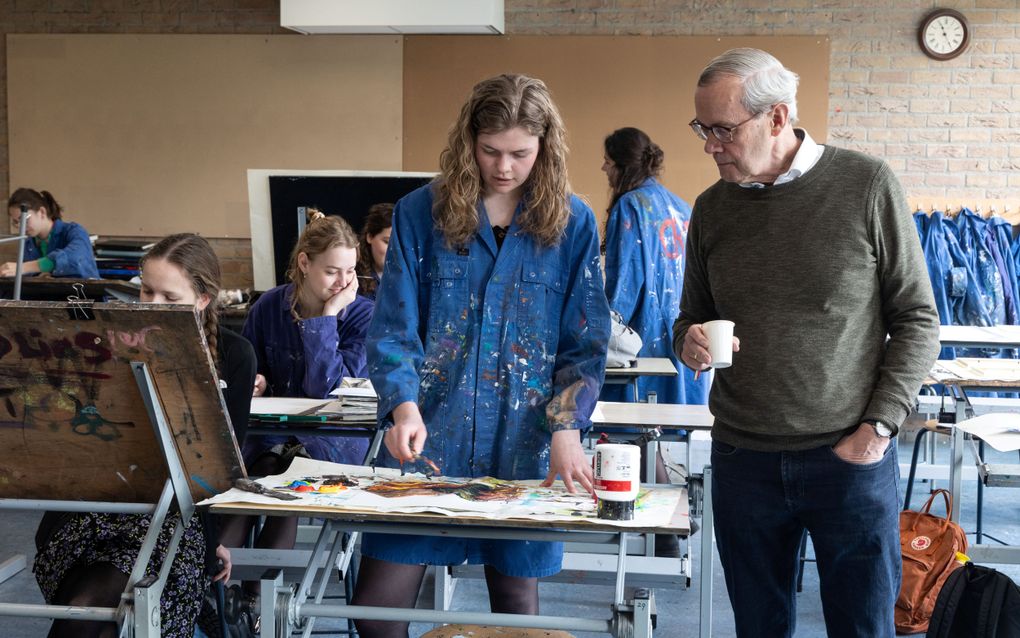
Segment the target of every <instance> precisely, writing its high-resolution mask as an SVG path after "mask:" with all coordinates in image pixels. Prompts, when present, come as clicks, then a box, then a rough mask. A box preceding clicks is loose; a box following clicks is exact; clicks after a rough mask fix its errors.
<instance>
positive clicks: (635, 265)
mask: <svg viewBox="0 0 1020 638" xmlns="http://www.w3.org/2000/svg"><path fill="white" fill-rule="evenodd" d="M690 219H691V207H690V206H688V205H687V202H685V201H684V200H682V199H680V198H679V197H677V196H676V195H674V194H673V193H671V192H670V191H669V190H667V189H666V187H664V186H662V185H661V184H659V182H657V181H656V180H655V179H652V178H649V179H647V180H645V182H644V183H643V184H641V186H639V187H638V188H636V189H634V190H632V191H630V192H629V193H625V194H624V195H623V196H622V197H620V199H619V200H617V202H616V204H615V205H614V206H613V209H612V210H611V211H610V212H609V219H608V221H607V222H606V296H607V297H608V298H609V307H610V308H612V309H613V310H615V311H616V312H618V313H620V315H622V316H623V321H624V323H626V324H627V325H628V326H630V327H631V328H633V329H634V331H635V332H637V333H638V335H640V336H641V340H642V346H641V351H640V352H639V353H638V356H640V357H669V358H670V359H672V360H673V364H674V365H675V366H676V367H677V369H678V370H679V371H680V375H679V376H676V377H651V378H650V377H641V378H639V379H638V380H637V384H638V396H640V397H641V398H642V399H644V398H645V397H646V396H647V395H648V392H655V393H656V394H657V395H658V396H657V400H658V402H659V403H691V404H704V403H707V401H708V375H705V377H703V378H701V379H699V380H698V381H695V380H694V372H693V371H692V370H691V369H689V368H688V367H687V366H684V365H682V364H681V363H680V361H679V359H678V358H677V356H676V354H675V353H674V352H673V338H672V334H673V322H674V321H676V318H677V315H679V313H680V292H681V290H682V287H683V280H684V248H685V246H686V244H687V225H688V223H690ZM602 398H603V399H605V400H606V401H631V400H633V395H632V393H631V391H630V388H627V387H625V386H619V385H608V386H606V387H605V388H603V390H602Z"/></svg>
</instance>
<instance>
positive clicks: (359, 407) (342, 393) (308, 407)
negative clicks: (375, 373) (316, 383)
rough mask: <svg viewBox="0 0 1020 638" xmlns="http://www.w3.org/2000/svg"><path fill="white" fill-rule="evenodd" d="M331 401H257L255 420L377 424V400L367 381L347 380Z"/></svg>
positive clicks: (252, 408) (294, 399) (271, 398)
mask: <svg viewBox="0 0 1020 638" xmlns="http://www.w3.org/2000/svg"><path fill="white" fill-rule="evenodd" d="M330 394H331V396H332V397H334V398H332V399H303V398H292V397H256V398H254V399H252V402H251V414H252V417H254V418H256V419H259V420H263V421H281V422H282V421H286V422H290V423H300V422H326V421H331V422H338V421H340V422H345V423H347V422H350V423H373V424H374V423H375V413H376V406H377V405H378V398H377V397H376V394H375V390H374V389H373V388H372V383H371V382H370V381H369V380H368V379H350V378H344V380H343V382H342V383H341V384H340V387H338V388H337V389H336V390H333V392H331V393H330Z"/></svg>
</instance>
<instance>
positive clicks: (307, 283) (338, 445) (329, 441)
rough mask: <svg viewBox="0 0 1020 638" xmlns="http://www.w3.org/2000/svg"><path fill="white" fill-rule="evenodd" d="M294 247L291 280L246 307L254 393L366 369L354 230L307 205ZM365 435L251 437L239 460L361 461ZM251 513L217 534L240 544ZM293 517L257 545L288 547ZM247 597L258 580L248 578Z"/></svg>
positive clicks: (334, 379) (316, 391)
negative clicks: (306, 217) (255, 360)
mask: <svg viewBox="0 0 1020 638" xmlns="http://www.w3.org/2000/svg"><path fill="white" fill-rule="evenodd" d="M310 217H311V218H310V221H309V223H308V225H307V226H306V227H305V230H304V232H303V233H301V237H300V238H298V242H297V244H296V245H295V246H294V250H293V251H292V253H291V258H290V267H289V269H288V270H287V276H288V278H289V279H290V283H288V284H284V285H282V286H277V287H276V288H273V289H271V290H269V291H267V292H265V293H264V294H263V295H262V296H261V297H259V298H258V300H257V301H256V302H255V304H254V305H253V306H252V308H251V311H250V312H249V313H248V318H247V320H246V321H245V323H244V329H243V330H242V334H243V335H244V336H245V337H247V339H248V340H249V341H251V343H252V345H253V346H254V347H255V355H256V357H257V358H258V374H257V375H256V377H255V388H254V391H253V394H254V396H256V397H258V396H275V397H311V398H316V399H322V398H326V397H328V396H329V393H330V392H331V391H332V390H333V389H335V388H336V387H337V386H338V385H339V384H340V381H341V380H342V379H343V378H344V377H364V376H366V373H367V371H366V366H365V333H366V331H367V330H368V324H369V322H370V321H371V319H372V308H373V303H372V300H371V299H367V298H365V297H362V296H360V295H358V294H357V293H358V277H357V273H356V271H355V268H356V264H357V261H358V237H357V236H356V235H355V234H354V231H353V230H351V227H350V225H348V223H347V222H346V221H344V220H343V218H341V217H336V216H326V215H323V214H322V213H321V212H319V211H314V210H313V211H312V213H311V216H310ZM367 451H368V440H367V439H364V438H349V437H330V436H265V437H248V439H247V440H246V441H245V444H244V459H245V464H246V466H247V468H248V473H249V474H250V475H252V476H268V475H271V474H279V473H280V472H283V471H284V470H286V469H287V467H288V466H289V465H290V462H291V461H292V460H293V459H294V457H295V456H307V457H310V458H313V459H319V460H323V461H331V462H334V463H353V464H360V463H363V462H364V460H365V454H366V452H367ZM255 520H256V519H255V517H253V516H237V517H231V518H230V520H229V521H228V522H227V523H225V524H224V525H223V532H222V534H221V539H222V540H223V543H224V544H225V545H227V546H228V547H236V546H240V545H241V544H242V543H244V541H245V539H246V538H247V536H248V532H249V530H250V529H251V528H252V526H253V525H254V524H255ZM296 536H297V518H287V517H281V516H270V517H268V518H267V520H266V523H265V525H263V527H262V531H261V532H260V533H259V535H258V537H257V538H256V539H255V546H256V547H259V548H271V549H291V548H293V547H294V541H295V538H296ZM244 589H245V591H246V593H247V594H248V596H249V598H251V597H253V596H254V595H256V594H257V593H258V583H257V582H250V583H245V586H244Z"/></svg>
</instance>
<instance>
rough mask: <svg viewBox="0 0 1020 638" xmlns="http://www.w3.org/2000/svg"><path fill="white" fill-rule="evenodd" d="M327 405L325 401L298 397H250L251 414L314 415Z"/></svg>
mask: <svg viewBox="0 0 1020 638" xmlns="http://www.w3.org/2000/svg"><path fill="white" fill-rule="evenodd" d="M327 403H329V401H327V400H325V399H305V398H298V397H252V400H251V409H250V412H251V414H280V415H283V414H287V415H303V414H314V413H315V411H316V410H318V409H319V408H321V407H322V406H324V405H326V404H327Z"/></svg>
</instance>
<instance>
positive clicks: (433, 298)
mask: <svg viewBox="0 0 1020 638" xmlns="http://www.w3.org/2000/svg"><path fill="white" fill-rule="evenodd" d="M432 201H433V193H432V186H431V185H427V186H424V187H422V188H419V189H418V190H416V191H414V192H412V193H411V194H409V195H407V196H406V197H404V198H403V199H401V200H400V201H399V202H398V203H397V206H396V209H395V210H394V213H393V230H392V235H391V236H390V247H389V250H388V251H387V253H386V266H385V270H384V274H383V278H382V285H381V287H380V288H379V291H378V293H377V306H376V313H375V317H374V318H373V321H372V325H371V327H370V329H369V335H368V361H369V374H370V376H371V378H372V383H373V384H374V386H375V389H376V392H377V393H378V395H379V415H380V420H381V421H382V422H383V423H386V422H388V420H389V417H390V413H391V412H392V411H393V409H394V408H395V407H396V406H397V405H399V404H401V403H404V402H406V401H413V402H415V403H417V404H418V407H419V409H420V411H421V415H422V418H423V419H424V422H425V425H426V427H427V428H428V432H429V436H428V439H427V441H426V443H425V448H424V450H423V454H424V455H425V456H427V457H429V458H430V459H432V460H433V461H434V462H435V463H436V464H438V465H439V467H440V469H441V471H442V473H443V474H445V475H447V476H468V477H477V476H486V475H488V476H494V477H498V478H503V479H538V478H544V477H545V475H546V473H547V472H548V468H549V444H550V436H551V432H552V431H557V430H562V429H571V430H574V429H583V428H588V427H590V425H591V421H590V417H591V412H592V410H593V409H594V407H595V402H596V400H597V399H598V395H599V390H600V389H601V387H602V382H603V377H604V374H605V363H606V347H607V344H608V340H609V325H610V322H609V305H608V303H607V302H606V296H605V289H604V287H603V283H602V274H601V270H600V268H599V256H598V235H597V233H596V229H595V217H594V215H593V214H592V212H591V209H589V208H588V207H587V206H586V205H585V204H584V203H583V202H581V201H580V200H579V199H578V198H576V197H571V201H570V206H571V217H570V221H569V223H568V225H567V228H566V231H565V233H564V235H563V238H562V239H561V240H560V241H559V243H558V244H556V245H554V246H551V247H548V246H542V245H540V244H539V243H537V242H536V241H534V240H533V239H532V238H531V237H530V236H529V235H527V234H526V233H524V231H523V230H521V228H520V226H519V225H518V223H517V219H518V216H519V214H520V209H518V211H517V213H516V214H515V217H514V221H513V223H512V224H511V225H510V228H509V230H508V232H507V235H506V238H505V240H504V242H503V245H502V248H498V247H497V244H496V239H495V236H494V235H493V232H492V227H491V225H490V223H489V221H488V216H487V214H486V212H485V209H484V206H482V205H481V204H479V217H480V223H479V230H478V233H477V234H476V235H475V237H474V238H473V239H471V240H470V241H469V242H468V243H467V245H466V246H463V247H449V246H447V245H446V242H445V240H444V238H443V236H442V234H441V233H440V232H439V231H438V230H437V229H436V228H435V226H434V223H433V219H432ZM380 456H381V462H382V463H386V464H389V465H391V466H394V465H396V463H395V461H394V460H393V458H392V457H391V456H390V455H389V453H388V451H386V450H385V449H384V450H383V451H382V453H381V455H380ZM362 551H363V552H364V553H365V554H366V555H369V556H373V557H375V558H379V559H383V560H390V561H395V562H401V563H412V564H414V563H430V564H457V563H460V562H463V561H464V560H468V561H469V562H473V563H485V564H489V565H493V566H494V567H495V568H496V569H498V570H499V571H501V572H502V573H504V574H507V575H510V576H520V577H526V576H538V577H541V576H547V575H550V574H553V573H556V572H557V571H559V568H560V562H561V559H562V545H561V544H560V543H536V542H531V543H525V542H523V541H498V542H497V541H477V540H468V539H446V538H443V539H428V538H418V537H406V536H402V537H392V536H377V535H371V534H370V535H366V538H365V541H364V544H363V549H362Z"/></svg>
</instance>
